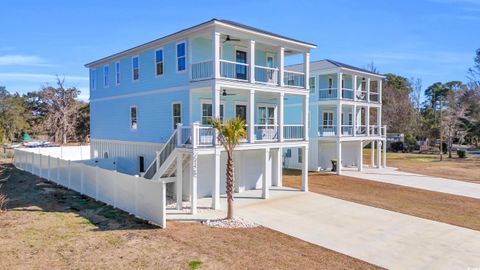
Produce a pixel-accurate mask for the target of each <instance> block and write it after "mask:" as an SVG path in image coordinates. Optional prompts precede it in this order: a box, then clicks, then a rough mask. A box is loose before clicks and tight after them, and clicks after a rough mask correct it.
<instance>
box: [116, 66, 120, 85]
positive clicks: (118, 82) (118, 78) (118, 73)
mask: <svg viewBox="0 0 480 270" xmlns="http://www.w3.org/2000/svg"><path fill="white" fill-rule="evenodd" d="M115 84H116V85H119V84H120V62H116V63H115Z"/></svg>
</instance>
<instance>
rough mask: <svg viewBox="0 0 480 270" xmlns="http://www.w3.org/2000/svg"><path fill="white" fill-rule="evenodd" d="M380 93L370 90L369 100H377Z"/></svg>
mask: <svg viewBox="0 0 480 270" xmlns="http://www.w3.org/2000/svg"><path fill="white" fill-rule="evenodd" d="M379 98H380V95H379V94H378V93H377V92H370V101H371V102H379V101H380V99H379Z"/></svg>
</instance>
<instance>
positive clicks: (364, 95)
mask: <svg viewBox="0 0 480 270" xmlns="http://www.w3.org/2000/svg"><path fill="white" fill-rule="evenodd" d="M355 95H356V98H357V100H358V101H366V100H367V91H359V90H358V91H357V92H356V93H355Z"/></svg>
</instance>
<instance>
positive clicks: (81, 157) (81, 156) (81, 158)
mask: <svg viewBox="0 0 480 270" xmlns="http://www.w3.org/2000/svg"><path fill="white" fill-rule="evenodd" d="M82 149H83V147H82V146H81V145H80V160H83V151H82Z"/></svg>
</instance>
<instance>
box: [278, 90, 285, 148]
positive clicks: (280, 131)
mask: <svg viewBox="0 0 480 270" xmlns="http://www.w3.org/2000/svg"><path fill="white" fill-rule="evenodd" d="M284 103H285V94H284V93H283V92H281V93H280V97H279V98H278V138H279V140H280V141H281V142H283V141H284V136H285V134H283V124H284V123H283V118H284Z"/></svg>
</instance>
